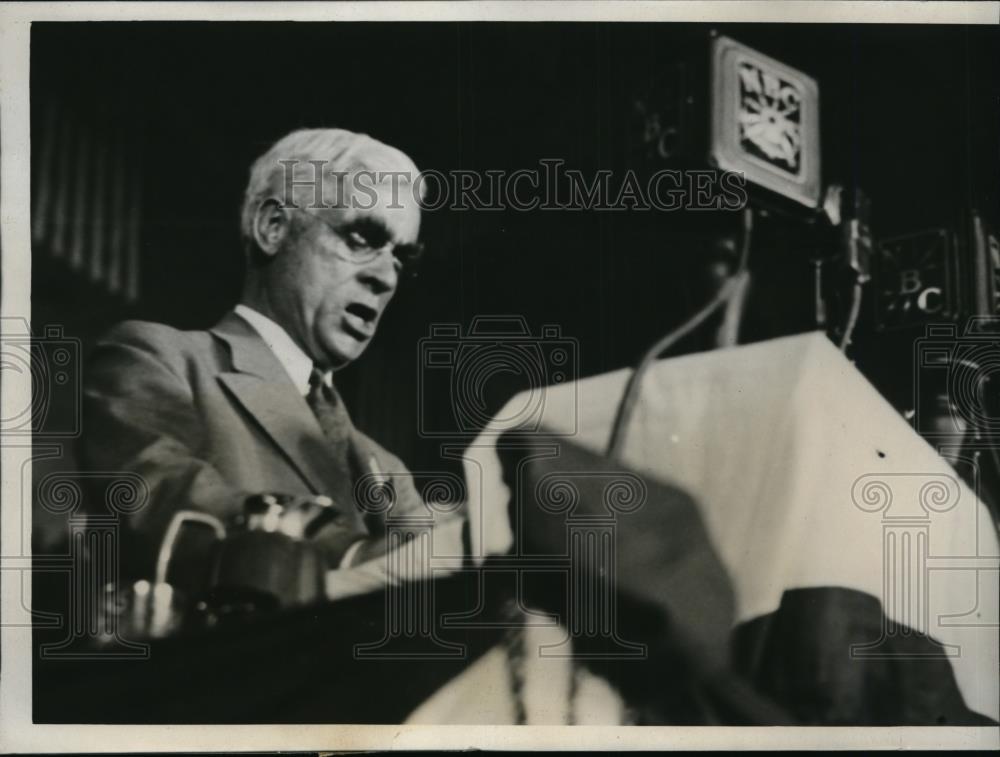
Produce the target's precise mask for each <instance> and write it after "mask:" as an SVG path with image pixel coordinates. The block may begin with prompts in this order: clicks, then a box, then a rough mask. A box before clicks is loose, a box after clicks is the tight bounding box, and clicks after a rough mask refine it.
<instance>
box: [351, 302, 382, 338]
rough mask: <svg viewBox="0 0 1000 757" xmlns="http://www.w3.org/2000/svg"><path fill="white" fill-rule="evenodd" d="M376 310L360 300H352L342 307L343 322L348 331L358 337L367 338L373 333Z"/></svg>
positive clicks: (376, 315)
mask: <svg viewBox="0 0 1000 757" xmlns="http://www.w3.org/2000/svg"><path fill="white" fill-rule="evenodd" d="M377 318H378V311H377V310H376V309H375V308H373V307H371V306H369V305H365V304H364V303H361V302H352V303H351V304H350V305H348V306H347V307H346V308H344V322H345V323H346V324H347V329H348V331H350V332H351V335H352V336H354V337H356V338H358V339H369V338H371V336H372V334H374V333H375V320H376V319H377Z"/></svg>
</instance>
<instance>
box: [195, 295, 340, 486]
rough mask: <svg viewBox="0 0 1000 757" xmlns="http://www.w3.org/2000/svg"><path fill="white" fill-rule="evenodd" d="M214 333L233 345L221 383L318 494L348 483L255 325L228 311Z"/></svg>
mask: <svg viewBox="0 0 1000 757" xmlns="http://www.w3.org/2000/svg"><path fill="white" fill-rule="evenodd" d="M212 333H213V334H215V335H216V336H217V337H219V338H220V339H222V340H223V341H225V342H226V343H227V344H228V345H229V348H230V353H231V356H232V361H233V370H232V371H228V372H224V373H222V374H220V375H219V382H220V383H221V384H222V385H223V386H224V387H225V389H226V390H227V391H228V392H229V393H230V394H231V395H232V396H233V397H234V398H235V399H236V400H237V402H239V403H240V405H242V406H243V408H244V409H245V410H246V411H247V412H248V413H249V414H250V415H251V416H253V418H254V420H256V422H257V423H258V424H259V425H260V426H261V428H262V429H263V430H264V431H265V432H266V433H267V435H268V437H270V439H271V441H272V442H273V443H274V444H275V446H276V447H277V448H278V450H279V451H280V452H281V454H282V455H283V456H284V457H285V458H286V459H287V460H288V462H289V463H290V464H291V465H292V466H293V467H294V468H295V469H296V471H298V473H299V475H300V476H301V477H302V478H303V480H304V481H305V482H306V484H307V485H308V486H309V488H310V489H312V490H313V491H314V492H315V493H326V492H330V491H336V490H338V489H339V488H340V487H342V486H343V485H344V482H343V481H340V480H338V479H339V478H340V476H338V475H337V471H336V470H334V466H332V465H331V463H330V449H329V444H328V442H327V440H326V437H325V436H324V435H323V431H322V429H321V428H320V426H319V423H318V422H317V420H316V417H315V416H314V415H313V414H312V411H311V410H310V409H309V406H308V405H307V404H306V401H305V398H304V397H303V396H302V395H301V394H300V393H299V390H298V388H297V387H296V386H295V385H294V384H293V383H292V380H291V379H290V378H289V376H288V374H287V373H286V372H285V369H284V368H283V367H282V365H281V363H280V362H279V361H278V359H277V358H276V357H275V356H274V353H273V352H271V350H270V349H269V348H268V346H267V344H265V342H264V340H263V339H261V338H260V336H259V335H258V334H257V332H256V331H255V330H254V329H253V327H252V326H250V324H248V323H247V322H246V321H244V320H243V319H242V318H240V317H239V316H238V315H236V314H235V313H229V314H228V315H226V317H225V318H223V319H222V321H221V322H220V323H219V324H218V325H217V326H216V327H215V328H214V329H212Z"/></svg>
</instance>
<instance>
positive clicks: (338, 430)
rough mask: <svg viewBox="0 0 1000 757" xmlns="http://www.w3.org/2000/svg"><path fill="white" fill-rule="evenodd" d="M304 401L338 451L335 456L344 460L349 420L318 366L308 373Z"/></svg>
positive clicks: (342, 405) (338, 398) (348, 433)
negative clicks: (306, 392)
mask: <svg viewBox="0 0 1000 757" xmlns="http://www.w3.org/2000/svg"><path fill="white" fill-rule="evenodd" d="M306 402H307V403H308V404H309V407H310V408H311V409H312V411H313V415H315V416H316V420H318V421H319V425H320V428H322V429H323V433H324V434H325V435H326V438H327V439H328V440H329V441H330V444H331V445H332V446H333V448H334V450H335V452H337V453H339V454H337V455H336V456H337V457H338V458H339V459H342V460H345V461H346V454H347V445H348V441H349V438H350V428H351V425H350V424H351V420H350V417H349V416H348V415H347V410H346V409H345V408H344V403H343V402H341V401H340V397H339V396H337V393H336V392H335V391H334V390H333V388H332V387H330V386H328V385H327V383H326V382H325V381H324V380H323V374H322V373H321V372H320V370H319V369H318V368H313V369H312V373H310V374H309V393H308V394H306Z"/></svg>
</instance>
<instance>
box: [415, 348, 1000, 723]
mask: <svg viewBox="0 0 1000 757" xmlns="http://www.w3.org/2000/svg"><path fill="white" fill-rule="evenodd" d="M915 370H917V368H915ZM627 377H628V371H626V370H623V371H618V372H615V373H611V374H606V375H602V376H596V377H592V378H588V379H585V380H582V381H579V382H574V383H568V384H564V385H560V386H558V387H549V388H546V389H541V390H537V389H536V390H534V391H533V392H526V393H524V394H522V395H519V396H517V397H515V398H513V399H512V400H511V401H510V403H508V405H507V406H506V407H505V408H504V409H503V410H502V411H501V412H500V413H498V415H497V419H498V420H497V422H496V423H495V425H494V426H492V427H489V428H487V429H486V430H485V431H484V432H483V434H482V435H481V436H480V437H479V438H478V439H477V440H476V441H475V442H473V444H472V445H470V447H469V449H468V451H467V453H466V459H465V470H466V476H467V479H468V486H469V495H470V502H469V506H470V507H469V509H470V533H471V542H472V552H473V556H474V557H475V558H476V559H478V560H479V561H480V562H481V563H482V564H483V565H484V566H489V565H490V564H492V563H495V561H496V559H497V558H496V557H494V556H506V557H504V558H501V561H502V560H503V559H508V560H509V559H511V555H512V554H513V555H515V557H516V554H515V553H516V552H517V551H518V550H522V549H523V546H519V545H524V544H526V543H530V539H529V538H528V537H527V536H525V535H524V534H521V535H520V538H517V537H515V531H516V530H517V529H518V522H519V519H518V515H517V507H514V508H513V511H514V516H515V517H514V518H513V519H511V518H510V517H509V515H508V510H509V507H508V506H509V505H510V503H511V502H512V501H513V502H514V503H515V504H517V503H518V502H522V501H525V499H526V495H525V494H524V493H523V489H524V486H523V484H524V483H525V482H530V484H531V487H532V492H533V493H532V494H531V496H532V497H535V499H538V492H539V491H541V489H542V488H544V487H545V486H546V485H549V486H550V487H551V486H555V485H556V484H557V483H558V482H557V481H556V479H557V478H558V475H557V474H558V470H559V464H560V460H561V459H562V462H564V463H570V464H568V465H566V466H565V468H564V470H563V473H564V476H563V478H565V479H567V480H568V481H570V482H572V481H574V479H575V480H576V488H577V490H578V491H579V490H580V485H581V473H582V472H581V471H580V470H579V469H574V467H573V465H572V464H571V459H573V458H576V457H577V455H576V454H575V453H568V452H567V451H569V450H573V449H576V448H582V449H585V450H590V451H591V452H592V453H594V454H595V455H600V454H601V453H603V450H604V448H605V446H606V445H607V441H608V438H609V434H610V428H611V423H612V420H613V417H614V413H615V410H616V407H617V404H618V401H619V399H620V397H621V393H622V390H623V388H624V384H625V381H626V380H627ZM634 418H635V419H634V422H633V425H632V427H631V429H630V430H629V434H628V438H627V442H626V445H625V448H624V453H623V462H624V465H625V466H627V467H628V468H629V469H631V470H633V471H635V472H636V473H637V474H639V475H640V476H641V477H642V479H643V480H645V481H648V482H653V481H659V482H662V483H663V486H664V487H667V488H672V487H676V490H678V491H683V492H686V493H687V494H689V495H690V496H691V498H692V499H693V501H694V502H695V503H697V508H698V512H699V515H700V519H701V520H702V521H703V522H704V526H705V530H706V532H707V538H708V539H709V540H710V542H711V548H712V552H713V553H714V554H717V555H718V557H719V559H720V560H721V564H722V565H723V566H724V568H725V571H726V572H727V573H728V576H729V579H730V580H731V582H732V588H733V591H734V593H733V597H732V599H731V601H732V612H731V613H730V616H729V619H728V620H727V621H726V623H727V624H728V627H726V628H721V629H719V628H713V627H711V623H712V622H713V621H712V620H709V618H714V619H715V622H717V621H718V618H720V617H723V616H725V612H723V613H722V614H721V615H720V614H718V613H717V612H715V611H710V612H709V615H707V616H706V618H705V619H703V620H707V622H703V623H702V624H701V626H700V627H701V628H702V630H703V633H704V639H703V640H704V641H705V642H706V644H707V645H708V646H709V647H711V646H712V645H713V642H712V640H713V639H714V638H717V637H718V635H719V634H720V633H722V634H724V635H725V634H728V636H729V645H728V656H729V657H730V664H731V665H732V668H733V669H734V670H736V671H737V672H738V673H740V674H741V675H742V676H743V677H744V679H745V680H746V681H748V682H749V683H750V684H751V685H752V686H753V687H754V689H755V690H756V691H757V692H759V693H761V694H763V695H766V696H767V697H769V698H771V699H772V700H773V701H775V702H777V703H778V704H779V705H781V706H782V707H784V708H785V709H786V710H787V711H788V712H789V713H791V714H792V715H793V716H794V718H795V719H796V720H797V721H798V722H801V723H807V724H828V725H851V724H857V725H876V724H877V725H939V724H940V725H943V724H947V725H976V724H986V723H988V722H989V721H990V720H992V721H996V720H997V719H998V709H1000V693H998V675H1000V674H998V649H997V647H998V608H997V605H998V585H997V576H998V554H1000V549H998V545H997V538H996V532H995V529H994V528H993V526H992V524H991V521H990V518H989V515H988V512H987V510H986V508H985V507H984V506H983V504H982V503H981V502H980V500H979V499H978V498H977V497H976V495H975V494H974V493H973V492H972V491H970V489H969V488H968V487H966V486H965V485H964V484H963V483H962V482H961V481H960V480H959V478H958V476H957V475H956V474H955V473H954V471H953V470H952V469H951V468H950V467H949V466H948V464H947V463H946V462H945V461H944V460H943V459H942V458H941V457H940V456H939V455H938V454H937V453H936V452H935V450H933V449H932V448H931V447H930V446H929V445H928V444H927V443H926V442H924V441H923V440H922V439H921V438H920V437H919V436H918V435H917V434H916V433H915V432H914V431H913V429H911V428H910V426H909V425H908V424H907V423H906V422H905V421H904V420H903V419H902V418H900V417H899V415H898V414H897V413H896V411H895V410H894V409H893V408H892V407H891V406H890V405H889V404H888V403H887V402H886V401H885V400H884V399H883V398H882V397H881V396H880V395H879V394H878V392H877V391H876V390H875V389H874V388H873V387H872V386H871V385H870V384H869V383H868V381H867V380H866V379H865V378H864V377H863V376H862V375H861V374H860V373H859V372H858V371H857V369H856V368H855V367H854V366H853V365H852V364H851V363H850V362H849V361H848V360H847V359H846V358H845V357H844V356H843V355H842V354H841V353H840V352H839V351H838V350H837V349H836V348H835V347H834V346H833V345H832V344H831V343H830V342H829V341H828V340H827V338H826V337H825V336H823V335H822V334H805V335H799V336H794V337H787V338H782V339H776V340H772V341H769V342H763V343H759V344H754V345H749V346H743V347H738V348H733V349H725V350H718V351H713V352H708V353H701V354H694V355H687V356H683V357H679V358H674V359H669V360H664V361H661V362H659V363H658V364H656V365H655V366H654V367H653V368H652V370H651V371H650V373H649V374H648V375H647V377H646V379H645V382H644V384H643V387H642V391H641V396H640V399H639V402H638V406H637V411H636V413H635V417H634ZM539 449H543V450H544V449H547V452H545V451H543V452H542V453H541V454H542V456H543V457H545V456H547V457H548V458H550V459H549V460H548V462H547V463H546V470H545V472H543V473H541V474H540V473H539V470H538V465H537V455H538V454H539ZM525 450H530V453H529V454H528V457H529V458H533V459H534V463H532V462H530V461H529V462H528V463H525V460H526V457H525ZM505 463H506V464H505ZM616 470H617V468H616ZM590 472H591V473H593V474H595V475H596V476H598V477H599V476H600V475H601V474H602V472H603V473H607V471H602V470H601V469H600V468H598V469H596V470H592V471H590ZM618 474H619V475H620V474H621V471H620V470H618ZM546 477H548V478H546ZM571 492H572V487H570V488H569V489H567V490H566V497H567V498H568V499H567V500H566V501H567V502H569V500H571V499H572V494H571ZM619 493H620V494H621V493H622V492H619ZM549 497H550V500H552V501H553V502H555V501H557V500H558V499H559V497H558V491H557V490H553V491H550V493H549ZM528 499H530V497H528ZM612 499H614V495H613V494H611V495H609V501H611V500H612ZM661 499H662V498H661ZM659 502H660V500H658V499H657V498H655V497H651V498H647V499H645V500H643V504H642V505H641V506H640V507H638V508H637V509H634V510H632V511H629V510H628V508H627V507H622V508H619V509H618V511H617V512H616V513H615V514H614V517H613V518H612V520H613V521H614V522H615V528H614V529H613V533H614V535H613V536H612V537H610V538H612V539H614V540H615V546H614V549H613V551H614V552H615V554H616V562H615V565H617V569H627V570H625V572H624V573H621V574H619V575H618V580H619V582H620V579H621V578H622V577H623V576H624V575H625V573H628V574H629V575H635V570H636V560H640V561H645V562H646V564H648V572H649V575H650V576H651V577H654V578H656V579H657V580H660V577H662V575H663V566H664V565H668V564H669V563H670V562H671V561H673V560H679V562H678V564H677V565H678V569H680V570H683V569H685V568H686V567H689V565H688V563H686V562H685V559H684V555H683V554H680V555H678V553H677V549H678V545H679V544H683V542H684V540H683V539H681V540H680V541H678V539H677V534H678V532H677V530H676V529H677V527H674V526H672V523H675V522H680V523H681V524H682V525H681V526H680V528H681V531H683V529H685V528H690V527H691V521H690V520H689V519H688V520H684V518H682V519H681V521H674V520H673V519H671V518H669V517H666V518H664V517H660V516H662V515H663V514H662V513H660V514H651V513H650V512H648V510H649V508H653V507H656V506H657V505H658V504H659ZM660 506H661V507H662V505H660ZM555 509H558V508H555ZM677 513H683V508H681V509H680V510H678V511H677ZM563 514H564V515H565V516H566V518H567V519H571V518H570V516H571V514H572V507H569V506H567V507H566V508H565V510H564V511H563ZM630 520H631V522H632V524H633V526H632V527H631V528H630V527H628V526H626V525H625V524H626V523H629V522H630ZM511 523H513V524H514V525H513V529H514V530H512V526H511ZM650 524H653V525H650ZM577 525H578V526H579V525H580V524H577ZM636 525H641V528H640V529H639V530H640V531H643V530H645V529H653V530H652V531H651V532H650V533H648V534H646V536H645V538H642V539H640V540H638V541H636V540H635V539H636V537H635V536H634V533H635V531H636ZM565 528H566V533H567V539H569V531H570V530H571V528H570V525H569V523H568V521H567V525H566V526H565ZM626 533H630V534H633V535H631V536H630V537H629V539H631V541H630V540H626V538H625V534H626ZM526 540H527V541H526ZM658 541H659V543H661V544H662V546H663V553H662V557H660V556H657V555H656V554H655V550H651V549H650V547H649V544H651V543H653V544H655V543H657V542H658ZM633 547H634V549H633ZM570 552H571V545H570V544H569V542H567V547H566V556H567V558H568V556H569V554H570ZM594 554H596V553H594ZM522 559H523V556H522ZM592 562H593V558H591V563H592ZM571 564H572V561H571V560H570V559H566V560H564V561H563V563H561V564H557V563H553V566H552V567H553V568H556V569H557V570H556V572H557V573H558V570H559V569H563V570H564V571H568V573H567V575H570V574H572V570H571V569H569V568H566V566H568V565H571ZM560 565H561V566H562V568H560ZM614 570H616V568H614V567H612V571H614ZM569 580H570V581H572V580H573V579H572V576H571V575H570V579H569ZM636 585H637V584H636V583H635V582H634V581H632V582H631V586H624V585H622V586H621V588H622V591H620V592H618V593H617V595H616V596H618V597H619V599H621V600H622V601H624V602H625V604H626V605H628V602H629V601H630V598H631V595H632V594H633V587H634V586H636ZM709 585H714V586H716V587H723V586H724V584H722V583H718V582H715V583H714V584H713V582H712V581H709ZM685 586H686V587H687V588H686V590H690V587H691V586H697V583H696V582H695V583H687V584H685ZM647 590H648V591H647V594H648V596H647V597H646V598H647V599H650V598H651V599H653V600H654V603H655V598H656V597H655V595H657V593H658V592H660V593H662V589H660V588H657V587H656V586H655V583H651V584H650V585H649V586H648V587H647ZM719 590H720V591H721V592H722V594H721V595H720V596H718V597H712V598H702V599H697V598H696V599H690V603H689V604H688V605H687V606H685V607H683V608H682V610H681V614H680V616H679V617H680V619H681V623H680V625H681V626H682V627H683V626H684V622H685V620H684V619H685V618H687V619H688V620H691V621H692V623H693V624H692V625H691V626H690V628H696V627H698V624H697V623H696V622H694V619H695V616H696V615H697V613H698V611H699V609H704V608H711V607H715V608H716V610H717V609H718V608H725V606H726V605H727V602H729V601H730V599H729V598H727V597H726V596H725V589H724V588H722V589H719ZM668 593H669V592H668ZM569 594H572V592H569ZM682 596H683V592H681V593H675V594H674V595H673V597H674V598H680V597H682ZM708 599H710V600H711V601H706V600H708ZM670 605H671V601H667V602H666V605H661V606H666V607H667V609H668V610H669V609H670V607H669V606H670ZM626 609H627V608H626ZM676 609H677V605H676V604H674V610H675V611H676ZM639 617H641V613H640V615H637V616H635V617H633V618H632V619H631V621H630V622H631V623H632V626H631V627H629V626H628V624H625V625H621V624H619V630H620V632H621V634H622V637H623V639H622V640H623V641H624V642H628V641H629V638H628V637H629V634H630V633H631V634H632V635H633V636H635V635H636V633H637V632H639V635H643V634H642V632H643V630H644V629H643V628H642V626H641V623H642V621H641V620H637V618H639ZM651 617H652V616H651ZM676 619H677V618H672V620H676ZM561 620H562V622H563V623H564V624H565V625H568V626H573V624H574V623H578V620H577V619H574V617H573V616H572V615H569V616H568V617H567V618H562V619H561ZM625 620H627V618H622V619H621V621H622V623H624V622H625ZM651 622H652V621H651ZM675 630H676V629H675ZM581 638H582V637H581ZM674 641H676V639H675V640H674ZM679 648H681V649H683V640H682V644H681V647H679ZM692 649H697V647H692ZM705 649H706V647H702V651H704V650H705ZM489 659H490V658H489V657H487V658H484V660H485V661H480V663H479V665H478V667H477V666H473V668H470V669H469V670H467V671H465V672H464V673H463V674H462V675H461V676H459V677H458V678H457V679H456V680H455V681H453V682H452V683H451V684H449V686H447V687H445V689H444V690H442V691H441V692H439V693H438V695H437V697H436V698H432V700H431V701H430V702H428V703H426V705H425V707H424V708H423V711H422V712H421V713H420V714H421V715H422V716H423V717H424V718H429V719H430V720H435V717H434V716H433V713H432V710H433V706H434V705H435V704H441V705H442V707H443V708H444V709H447V710H448V714H449V717H447V718H444V719H438V720H437V721H436V722H455V721H461V720H462V716H463V711H462V706H461V705H462V703H463V702H464V703H466V706H467V707H472V708H473V709H475V707H477V706H480V710H481V709H482V707H481V705H482V699H481V698H480V700H479V701H478V702H474V701H472V700H473V699H475V697H474V696H473V694H472V692H475V691H486V690H488V689H497V687H498V685H497V684H496V682H493V683H492V684H491V679H490V676H491V675H492V674H491V673H490V671H489V670H488V669H487V668H488V664H489V663H488V661H489ZM539 659H541V658H539ZM539 664H541V663H539ZM643 665H645V666H646V667H647V668H648V667H649V664H648V661H645V662H643V661H641V660H639V661H636V660H630V659H629V658H628V656H627V655H623V656H622V657H621V659H620V660H619V661H617V662H616V663H614V664H613V665H611V666H610V667H611V670H610V672H609V678H610V679H611V680H613V679H614V678H615V676H616V674H620V673H621V671H623V670H628V669H629V666H632V668H631V669H633V670H636V671H638V670H640V669H641V666H643ZM501 667H502V666H501ZM498 669H499V668H498ZM494 672H495V671H494ZM619 677H620V678H623V679H624V680H626V682H627V680H628V679H629V678H630V677H631V679H632V680H639V681H641V680H642V674H641V673H639V674H636V675H633V676H629V675H628V674H624V675H623V676H619ZM644 685H645V686H646V687H647V688H650V687H661V688H663V689H669V687H670V686H671V681H670V680H665V679H664V678H663V677H659V678H655V679H650V680H647V681H646V682H645V684H644ZM462 687H465V688H466V691H467V692H468V693H469V696H465V697H462V696H456V695H455V691H456V689H461V688H462ZM502 688H503V687H500V689H502ZM646 694H647V695H650V692H648V691H647V692H646ZM449 697H450V698H449ZM445 701H448V702H450V703H451V705H450V707H447V706H445V705H443V704H442V703H443V702H445ZM500 709H502V708H500ZM465 714H468V713H467V712H466V713H465ZM491 717H495V718H497V719H498V721H499V722H505V721H504V720H503V718H504V717H505V715H504V714H503V713H501V712H500V711H499V709H497V710H494V711H493V713H492V714H490V713H486V712H483V711H480V712H478V713H477V714H476V715H470V716H469V718H468V719H469V721H470V722H491V721H490V719H489V718H491ZM425 722H429V721H425ZM493 722H497V721H493Z"/></svg>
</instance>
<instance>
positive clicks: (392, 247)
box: [290, 205, 424, 278]
mask: <svg viewBox="0 0 1000 757" xmlns="http://www.w3.org/2000/svg"><path fill="white" fill-rule="evenodd" d="M290 207H291V208H292V209H293V210H298V211H299V212H301V213H305V214H306V215H308V216H309V217H310V218H313V219H315V220H317V221H319V222H320V223H322V224H323V225H324V226H326V227H327V228H328V229H330V231H331V232H333V234H335V235H336V237H337V239H338V241H339V242H340V244H338V245H336V246H335V248H334V252H335V253H336V255H337V257H339V258H340V259H341V260H343V261H345V262H347V263H354V264H355V265H365V264H367V263H370V262H372V261H373V260H375V259H376V258H378V257H379V256H380V255H382V254H383V253H385V252H389V253H391V254H392V256H393V257H394V258H395V259H396V261H397V262H398V263H399V266H400V273H402V274H404V275H405V276H407V277H409V278H412V277H414V276H416V274H417V266H418V263H419V262H420V260H421V258H422V257H423V254H424V245H423V244H422V243H420V242H413V243H393V241H392V239H391V237H390V234H389V230H388V229H387V228H386V226H385V224H384V223H382V222H381V221H379V220H377V219H375V218H371V217H367V218H365V217H363V218H358V219H356V220H354V221H351V222H350V223H348V224H346V225H345V226H334V225H333V224H332V223H330V222H329V221H327V220H326V219H325V218H323V216H321V215H319V214H318V213H314V212H311V211H310V209H308V208H299V207H296V206H294V205H293V206H290Z"/></svg>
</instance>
